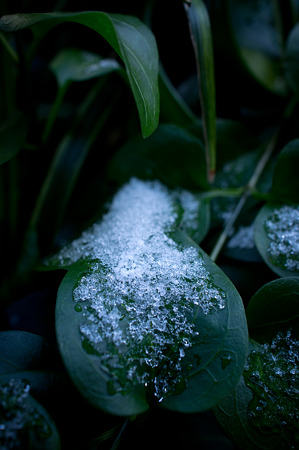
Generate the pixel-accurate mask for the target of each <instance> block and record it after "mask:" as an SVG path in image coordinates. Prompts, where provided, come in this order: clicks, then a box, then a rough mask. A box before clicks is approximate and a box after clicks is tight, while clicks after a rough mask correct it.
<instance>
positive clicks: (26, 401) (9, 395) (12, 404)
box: [0, 377, 60, 450]
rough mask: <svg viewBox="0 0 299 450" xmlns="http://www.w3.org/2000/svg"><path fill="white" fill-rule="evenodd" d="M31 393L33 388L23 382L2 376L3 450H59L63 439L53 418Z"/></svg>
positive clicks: (0, 400) (0, 382)
mask: <svg viewBox="0 0 299 450" xmlns="http://www.w3.org/2000/svg"><path fill="white" fill-rule="evenodd" d="M29 392H30V386H29V385H28V384H27V383H26V382H24V381H22V380H21V379H15V378H12V379H10V380H9V381H4V380H3V379H2V377H0V406H1V430H0V443H1V447H2V448H7V449H8V448H26V449H28V450H35V449H40V450H59V449H60V437H59V434H58V431H57V429H56V426H55V424H54V422H53V420H52V418H51V417H50V416H49V414H48V412H47V411H46V410H45V409H44V407H43V406H42V405H41V404H40V403H38V402H37V401H36V400H35V399H34V398H33V397H32V396H31V395H30V394H29Z"/></svg>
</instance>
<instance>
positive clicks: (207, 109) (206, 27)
mask: <svg viewBox="0 0 299 450" xmlns="http://www.w3.org/2000/svg"><path fill="white" fill-rule="evenodd" d="M184 5H185V10H186V13H187V16H188V20H189V28H190V34H191V38H192V44H193V47H194V52H195V57H196V64H197V73H198V78H199V93H200V103H201V110H202V117H203V127H204V128H203V131H204V140H205V149H206V159H207V170H208V179H209V180H210V181H213V179H214V175H215V170H216V97H215V80H214V60H213V44H212V33H211V26H210V20H209V15H208V12H207V9H206V6H205V4H204V2H203V1H202V0H192V2H190V4H189V2H188V3H187V2H185V3H184Z"/></svg>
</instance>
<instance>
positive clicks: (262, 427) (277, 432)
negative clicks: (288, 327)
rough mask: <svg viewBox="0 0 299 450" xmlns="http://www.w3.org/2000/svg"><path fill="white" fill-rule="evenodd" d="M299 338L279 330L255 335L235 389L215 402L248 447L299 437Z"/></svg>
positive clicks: (291, 444) (236, 438)
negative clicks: (266, 336)
mask: <svg viewBox="0 0 299 450" xmlns="http://www.w3.org/2000/svg"><path fill="white" fill-rule="evenodd" d="M298 358H299V341H297V340H296V339H294V338H293V337H292V335H291V333H290V332H289V331H288V332H286V333H278V334H277V336H276V337H274V338H273V339H272V341H271V340H270V343H265V344H263V345H260V344H258V343H257V342H255V341H253V340H250V353H249V356H248V361H247V366H246V369H245V371H244V374H243V376H242V377H241V379H240V381H239V383H238V385H237V386H236V388H235V391H234V393H233V394H231V395H230V396H228V397H226V398H224V399H223V400H221V402H220V403H219V404H218V405H217V406H216V407H215V408H214V413H215V415H216V418H217V420H218V421H219V423H220V424H221V426H222V427H223V429H224V430H225V432H226V433H227V434H228V436H229V437H230V438H231V440H232V441H233V442H234V443H235V444H236V445H237V446H238V447H240V448H242V449H244V450H252V449H257V450H258V449H264V450H266V449H267V450H270V449H277V450H278V449H286V450H287V449H291V448H296V442H298V433H299V429H298V413H299V410H298V379H297V377H296V374H297V373H298Z"/></svg>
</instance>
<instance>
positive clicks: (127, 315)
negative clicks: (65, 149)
mask: <svg viewBox="0 0 299 450" xmlns="http://www.w3.org/2000/svg"><path fill="white" fill-rule="evenodd" d="M185 200H186V195H185ZM187 200H188V202H189V203H188V204H189V206H190V205H191V206H190V208H189V211H188V214H189V219H190V215H191V216H192V217H193V214H194V209H196V208H195V202H193V203H192V202H191V203H190V197H188V199H187ZM191 200H193V199H192V198H191ZM185 204H186V201H185ZM177 217H178V212H177V208H176V206H175V202H174V199H173V196H172V195H171V194H170V193H169V191H168V190H167V189H166V188H165V187H164V186H163V185H161V184H160V183H159V182H143V181H139V180H136V179H132V180H131V181H130V182H129V183H128V184H127V185H125V186H124V187H123V188H122V189H121V190H120V191H119V192H118V193H117V194H116V196H115V198H114V200H113V202H112V204H111V208H110V210H109V212H108V213H107V214H106V215H105V216H104V218H103V220H102V222H101V223H100V224H96V225H94V226H93V227H92V228H91V230H89V231H87V232H85V233H83V236H82V237H81V238H79V239H78V240H77V241H75V242H74V243H73V244H72V245H71V246H69V247H68V248H66V249H65V250H63V251H62V252H61V254H60V257H61V258H62V260H63V261H64V260H68V261H75V260H76V259H79V258H80V257H82V256H83V257H88V258H90V259H92V260H93V261H94V262H93V263H92V264H91V267H90V269H89V270H88V271H87V272H86V273H85V274H84V276H83V277H82V278H81V280H80V281H79V283H78V285H77V287H76V289H75V290H74V301H75V302H76V305H81V307H82V310H83V313H82V314H83V320H82V324H81V327H80V331H81V334H82V339H83V343H84V345H85V346H86V348H89V349H90V347H91V348H92V351H94V352H96V353H97V354H98V355H99V357H100V360H101V365H102V367H103V368H104V370H107V371H108V372H109V374H112V375H113V376H114V377H113V381H112V382H111V383H110V385H109V391H110V392H111V393H115V392H117V391H121V392H125V391H126V390H127V389H129V388H130V386H135V385H137V384H141V383H143V384H144V385H149V384H150V383H151V382H152V381H154V394H155V395H156V396H157V397H158V398H159V399H161V398H163V396H164V395H165V394H166V393H167V392H169V391H170V390H176V389H177V387H178V385H179V384H180V383H181V382H182V380H183V375H184V374H183V370H182V366H181V360H182V359H183V358H184V357H185V350H186V349H187V348H188V347H190V346H191V345H192V340H193V339H194V337H196V335H197V332H196V330H195V329H194V319H195V316H196V314H197V313H198V310H199V309H200V310H201V311H202V313H203V314H208V313H209V312H210V311H211V310H212V309H213V308H220V309H221V308H224V306H225V295H224V293H223V292H222V290H221V289H219V288H217V287H216V286H215V285H214V283H213V279H212V276H211V275H210V274H209V272H208V271H207V269H206V268H205V265H204V261H203V259H202V257H201V255H200V253H199V250H198V249H197V248H195V247H189V248H180V246H179V245H178V244H177V243H175V242H174V241H173V240H172V239H171V237H170V235H169V231H172V230H173V228H174V225H175V223H176V220H177Z"/></svg>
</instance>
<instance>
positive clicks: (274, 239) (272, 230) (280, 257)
mask: <svg viewBox="0 0 299 450" xmlns="http://www.w3.org/2000/svg"><path fill="white" fill-rule="evenodd" d="M254 238H255V243H256V247H257V249H258V251H259V253H260V255H261V256H262V258H263V259H264V261H265V263H266V264H267V265H268V266H269V267H270V269H272V270H273V271H274V272H275V273H277V274H278V275H279V276H281V277H284V276H298V275H299V207H298V206H297V205H281V204H279V205H278V204H277V205H273V204H266V205H265V206H264V207H263V208H262V209H261V210H260V212H259V213H258V215H257V217H256V219H255V230H254Z"/></svg>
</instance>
